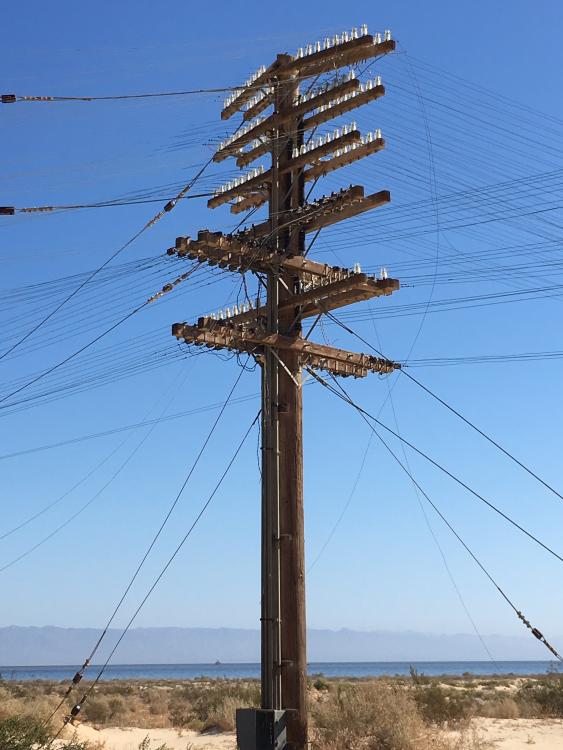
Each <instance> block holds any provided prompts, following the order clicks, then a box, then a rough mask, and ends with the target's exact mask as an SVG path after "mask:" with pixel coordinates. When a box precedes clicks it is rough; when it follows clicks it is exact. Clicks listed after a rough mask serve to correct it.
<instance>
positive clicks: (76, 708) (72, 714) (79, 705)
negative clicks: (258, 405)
mask: <svg viewBox="0 0 563 750" xmlns="http://www.w3.org/2000/svg"><path fill="white" fill-rule="evenodd" d="M259 417H260V411H259V412H258V413H257V414H256V416H255V417H254V419H253V420H252V422H251V423H250V426H249V427H248V429H247V430H246V432H245V434H244V435H243V437H242V439H241V440H240V442H239V443H238V445H237V447H236V449H235V451H234V453H233V455H232V457H231V459H230V460H229V462H228V463H227V466H226V468H225V470H224V471H223V473H222V474H221V476H220V478H219V480H218V482H217V483H216V484H215V486H214V488H213V490H212V491H211V493H210V495H209V496H208V498H207V500H206V501H205V503H204V504H203V506H202V507H201V509H200V511H199V513H198V514H197V516H196V518H195V520H194V521H193V523H192V524H191V526H190V527H189V529H188V531H187V532H186V534H185V535H184V536H183V537H182V539H181V540H180V542H179V544H178V545H177V547H176V548H175V549H174V551H173V553H172V555H171V556H170V557H169V558H168V560H167V561H166V564H165V565H164V566H163V568H162V569H161V571H160V573H159V574H158V576H157V577H156V578H155V579H154V581H153V583H152V584H151V586H150V588H149V589H148V591H147V593H146V594H145V596H144V597H143V599H142V600H141V602H140V603H139V605H138V606H137V608H136V610H135V611H134V612H133V615H132V616H131V617H130V619H129V620H128V622H127V624H126V626H125V628H124V629H123V631H122V632H121V634H120V636H119V638H118V639H117V641H116V643H115V645H114V646H113V648H112V650H111V651H110V653H109V655H108V657H107V659H106V661H105V662H104V664H103V665H102V667H101V668H100V670H99V672H98V674H97V675H96V677H95V679H94V680H93V681H92V684H91V685H89V686H88V689H87V690H86V692H85V693H84V695H83V696H82V698H81V700H80V702H79V703H76V704H75V705H74V706H73V708H72V710H71V712H70V714H69V715H68V716H67V717H65V719H64V721H63V723H62V726H61V727H60V729H59V730H58V732H56V733H55V734H54V735H53V737H52V738H51V739H50V740H49V742H48V744H47V748H50V747H52V745H53V742H54V741H55V740H56V739H57V738H58V737H59V736H60V734H61V732H62V731H63V729H64V727H65V726H66V725H67V724H68V723H69V722H70V721H71V720H72V719H73V718H74V717H75V716H77V715H78V713H79V712H80V710H81V708H82V707H83V705H84V703H85V702H86V701H87V700H88V697H89V696H90V695H91V693H92V691H93V690H94V689H95V687H96V685H97V684H98V682H99V681H100V680H101V678H102V676H103V674H104V672H105V670H106V669H107V667H108V665H109V662H110V661H111V659H112V657H113V655H114V654H115V652H116V651H117V649H118V647H119V645H120V644H121V642H122V640H123V638H125V636H126V634H127V633H128V631H129V629H130V628H131V626H132V624H133V622H134V621H135V619H136V618H137V615H138V614H139V612H140V611H141V609H142V608H143V606H144V605H145V603H146V602H147V600H148V599H149V597H150V595H151V594H152V592H153V591H154V590H155V588H156V587H157V586H158V584H159V583H160V581H161V579H162V578H163V576H164V574H165V573H166V571H167V570H168V568H169V567H170V565H171V564H172V562H173V561H174V559H175V558H176V557H177V555H178V553H179V552H180V550H181V549H182V547H183V546H184V544H185V543H186V541H187V540H188V539H189V537H190V536H191V534H192V532H193V530H194V529H195V527H196V526H197V524H198V523H199V521H200V520H201V518H202V517H203V515H204V514H205V511H206V510H207V508H208V507H209V505H210V504H211V502H212V500H213V498H214V497H215V495H216V494H217V492H218V490H219V488H220V487H221V485H222V483H223V481H224V479H225V477H226V476H227V474H228V473H229V471H230V469H231V467H232V465H233V464H234V462H235V460H236V458H237V456H238V454H239V453H240V451H241V449H242V447H243V445H244V443H245V442H246V439H247V438H248V436H249V435H250V433H251V431H252V428H253V427H254V425H255V424H256V423H257V422H258V420H259Z"/></svg>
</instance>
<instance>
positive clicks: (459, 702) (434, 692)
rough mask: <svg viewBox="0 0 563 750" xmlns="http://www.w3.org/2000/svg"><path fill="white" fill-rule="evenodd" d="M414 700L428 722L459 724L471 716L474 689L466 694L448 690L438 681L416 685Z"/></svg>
mask: <svg viewBox="0 0 563 750" xmlns="http://www.w3.org/2000/svg"><path fill="white" fill-rule="evenodd" d="M414 700H415V703H416V705H417V706H418V710H419V711H420V714H421V716H422V718H423V719H424V721H425V722H426V723H427V724H437V725H439V726H442V725H447V726H457V725H459V724H460V723H462V722H464V721H465V720H466V719H468V718H469V716H470V715H471V712H472V708H473V703H474V700H473V694H472V691H470V690H469V691H467V693H466V694H463V693H460V692H458V691H456V690H446V689H444V688H443V687H441V686H440V685H438V684H436V683H433V682H431V683H429V684H425V685H420V684H419V685H416V686H415V691H414Z"/></svg>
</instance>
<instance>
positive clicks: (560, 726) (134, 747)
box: [76, 718, 563, 750]
mask: <svg viewBox="0 0 563 750" xmlns="http://www.w3.org/2000/svg"><path fill="white" fill-rule="evenodd" d="M472 727H473V728H475V730H476V731H477V732H478V734H479V736H480V738H481V739H482V741H483V750H485V749H486V748H490V749H491V750H530V748H532V747H533V748H534V750H557V749H558V748H563V720H555V719H541V720H540V719H484V718H479V719H474V720H473V722H472ZM76 734H77V737H78V738H79V739H81V740H88V741H89V742H92V743H100V745H102V746H103V747H104V750H138V747H139V744H140V743H141V742H142V741H143V739H144V738H145V737H147V736H148V737H149V739H150V748H151V750H156V748H158V747H159V746H160V745H162V744H166V746H167V747H168V748H170V750H187V749H193V750H234V748H235V746H236V742H235V735H234V733H232V732H220V733H210V734H200V733H199V732H191V731H183V732H182V733H181V734H179V733H178V732H177V731H176V730H175V729H142V728H138V727H128V728H118V727H108V728H105V729H100V730H97V729H94V728H92V727H89V726H87V725H86V724H80V725H78V726H77V727H76ZM452 734H455V733H452Z"/></svg>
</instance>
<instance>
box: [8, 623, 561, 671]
mask: <svg viewBox="0 0 563 750" xmlns="http://www.w3.org/2000/svg"><path fill="white" fill-rule="evenodd" d="M100 632H101V631H100V630H99V629H95V628H58V627H19V626H11V627H3V628H0V666H31V665H33V666H50V665H65V664H73V665H76V664H79V663H82V662H83V661H84V658H85V656H86V655H87V654H88V653H89V652H90V650H91V648H92V646H93V644H94V643H95V642H96V640H97V638H98V637H99V635H100ZM121 632H122V631H120V630H110V631H109V634H108V636H107V638H106V639H105V641H104V646H103V648H101V649H100V652H99V653H98V654H97V656H96V662H97V663H100V662H102V661H104V660H105V659H106V658H107V655H108V653H109V650H110V649H111V647H112V646H113V644H114V643H115V642H116V640H117V638H118V637H119V635H120V633H121ZM561 640H562V639H559V640H557V639H554V642H555V643H558V642H561ZM485 642H486V644H487V646H488V648H489V650H490V652H491V654H492V655H493V657H494V658H495V659H496V660H498V661H513V660H534V659H538V660H545V659H548V657H549V654H548V653H547V652H546V651H545V649H544V648H543V647H542V646H541V645H540V644H539V642H538V641H536V640H535V639H534V638H532V637H531V636H530V637H526V636H522V637H515V636H501V635H488V636H485ZM308 658H309V661H311V662H331V661H341V662H349V661H483V660H486V659H487V655H486V653H485V652H484V649H483V645H482V644H481V643H480V641H479V639H478V638H477V637H476V636H474V635H464V634H460V635H429V634H424V633H416V632H408V631H407V632H400V633H393V632H360V631H355V630H310V631H309V655H308ZM259 660H260V633H259V631H258V630H243V629H235V628H166V627H163V628H134V629H132V630H131V631H130V632H129V633H128V634H127V636H126V638H124V639H123V642H122V644H121V645H120V646H119V649H118V650H117V652H116V654H115V656H114V657H113V659H112V662H113V663H114V664H206V663H213V662H215V661H221V662H223V663H228V662H231V663H233V662H234V663H237V662H258V661H259Z"/></svg>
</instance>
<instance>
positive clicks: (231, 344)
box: [172, 318, 401, 378]
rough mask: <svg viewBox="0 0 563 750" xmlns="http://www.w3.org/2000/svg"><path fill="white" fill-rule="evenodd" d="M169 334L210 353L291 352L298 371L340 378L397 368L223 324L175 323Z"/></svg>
mask: <svg viewBox="0 0 563 750" xmlns="http://www.w3.org/2000/svg"><path fill="white" fill-rule="evenodd" d="M172 333H173V335H174V336H175V337H176V338H177V339H182V340H183V341H185V342H186V343H187V344H195V345H196V346H206V347H208V348H211V349H230V350H234V351H244V352H248V353H250V354H253V355H255V356H257V357H259V358H263V355H264V349H265V347H271V348H273V349H279V350H286V351H294V352H297V353H298V354H299V359H300V362H301V366H302V367H313V368H316V369H319V370H325V371H326V372H331V373H333V374H334V375H341V376H343V377H349V376H352V377H355V378H363V377H366V375H368V374H369V373H370V372H376V373H391V372H393V371H394V370H398V369H400V367H401V365H400V364H398V363H397V362H391V361H390V360H387V359H383V358H379V357H372V356H371V355H369V354H358V353H356V352H349V351H346V350H345V349H337V348H335V347H332V346H325V345H324V344H316V343H314V342H312V341H308V340H306V339H303V338H300V337H297V336H296V337H289V336H282V335H280V334H268V333H259V332H257V331H256V330H254V331H253V330H251V329H243V328H242V327H234V326H232V325H229V324H227V323H224V322H222V321H221V322H219V321H216V320H211V319H210V318H200V320H199V321H198V325H197V326H191V325H188V324H187V323H175V324H174V326H173V327H172Z"/></svg>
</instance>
